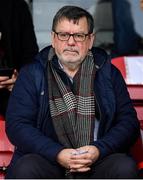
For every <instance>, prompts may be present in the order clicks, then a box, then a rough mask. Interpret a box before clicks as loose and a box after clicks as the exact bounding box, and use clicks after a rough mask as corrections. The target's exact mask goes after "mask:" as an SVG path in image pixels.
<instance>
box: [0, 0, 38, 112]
mask: <svg viewBox="0 0 143 180" xmlns="http://www.w3.org/2000/svg"><path fill="white" fill-rule="evenodd" d="M0 34H1V38H0V69H7V68H12V69H13V74H12V75H11V76H10V77H8V76H1V74H0V114H2V115H5V111H6V107H7V101H8V97H9V94H10V92H11V90H12V88H13V85H14V83H15V81H16V79H17V76H18V72H19V70H20V68H21V67H22V66H23V65H24V64H27V63H29V62H31V61H32V60H33V57H34V56H35V55H36V54H37V53H38V45H37V41H36V36H35V32H34V26H33V22H32V16H31V13H30V10H29V7H28V5H27V3H26V2H25V1H24V0H18V1H17V0H1V1H0Z"/></svg>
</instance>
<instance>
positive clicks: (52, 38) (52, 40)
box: [51, 31, 55, 48]
mask: <svg viewBox="0 0 143 180" xmlns="http://www.w3.org/2000/svg"><path fill="white" fill-rule="evenodd" d="M54 38H55V34H54V32H53V31H52V32H51V45H52V47H53V48H54V47H55V43H54Z"/></svg>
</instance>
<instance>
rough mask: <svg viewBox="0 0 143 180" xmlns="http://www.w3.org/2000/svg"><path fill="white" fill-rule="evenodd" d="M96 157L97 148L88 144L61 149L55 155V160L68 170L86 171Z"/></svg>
mask: <svg viewBox="0 0 143 180" xmlns="http://www.w3.org/2000/svg"><path fill="white" fill-rule="evenodd" d="M98 157H99V150H98V148H97V147H96V146H92V145H88V146H83V147H80V148H78V149H63V150H62V151H60V152H59V154H58V155H57V161H58V163H59V164H60V165H62V166H63V167H65V168H66V169H68V170H69V171H70V172H86V171H89V170H90V169H91V167H90V166H91V165H92V164H93V163H94V162H95V161H96V160H97V159H98Z"/></svg>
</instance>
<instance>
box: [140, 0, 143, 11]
mask: <svg viewBox="0 0 143 180" xmlns="http://www.w3.org/2000/svg"><path fill="white" fill-rule="evenodd" d="M140 7H141V9H142V10H143V0H140Z"/></svg>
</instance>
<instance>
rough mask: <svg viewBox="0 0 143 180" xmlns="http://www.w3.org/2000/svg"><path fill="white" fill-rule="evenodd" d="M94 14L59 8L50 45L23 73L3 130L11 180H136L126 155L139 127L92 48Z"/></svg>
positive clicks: (120, 83) (121, 88)
mask: <svg viewBox="0 0 143 180" xmlns="http://www.w3.org/2000/svg"><path fill="white" fill-rule="evenodd" d="M93 29H94V23H93V18H92V16H91V15H90V14H89V13H88V12H87V11H86V10H84V9H82V8H80V7H75V6H64V7H62V8H61V9H60V10H59V11H58V12H57V14H56V15H55V17H54V19H53V25H52V46H49V47H46V48H44V49H43V50H42V51H41V52H40V53H39V54H38V55H37V57H36V59H35V60H34V61H33V63H32V64H29V65H26V66H25V67H24V68H22V70H21V71H20V74H19V76H18V79H17V81H16V83H15V86H14V88H13V90H12V93H11V97H10V101H9V105H8V110H7V116H6V117H7V119H6V132H7V135H8V137H9V139H10V141H11V142H12V143H13V144H14V145H15V146H16V148H15V152H14V155H13V158H12V161H11V164H10V166H9V169H8V171H7V175H6V178H18V179H21V178H28V179H30V178H32V179H37V178H38V179H48V178H49V179H51V178H55V179H56V178H61V179H62V178H75V179H77V178H81V179H82V178H87V179H90V178H108V179H110V178H114V179H116V178H131V179H132V178H137V167H136V163H135V162H134V160H133V159H132V157H130V156H129V154H128V152H129V149H130V147H131V146H132V145H133V143H134V142H135V141H136V138H137V137H138V135H139V122H138V119H137V116H136V112H135V110H134V108H133V105H132V103H131V99H130V97H129V94H128V91H127V88H126V84H125V82H124V80H123V78H122V76H121V74H120V72H119V71H118V70H117V69H116V68H115V67H114V66H113V65H111V63H110V58H109V57H108V55H107V54H106V52H105V51H104V50H102V49H99V48H95V47H92V45H93V41H94V32H93Z"/></svg>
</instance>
